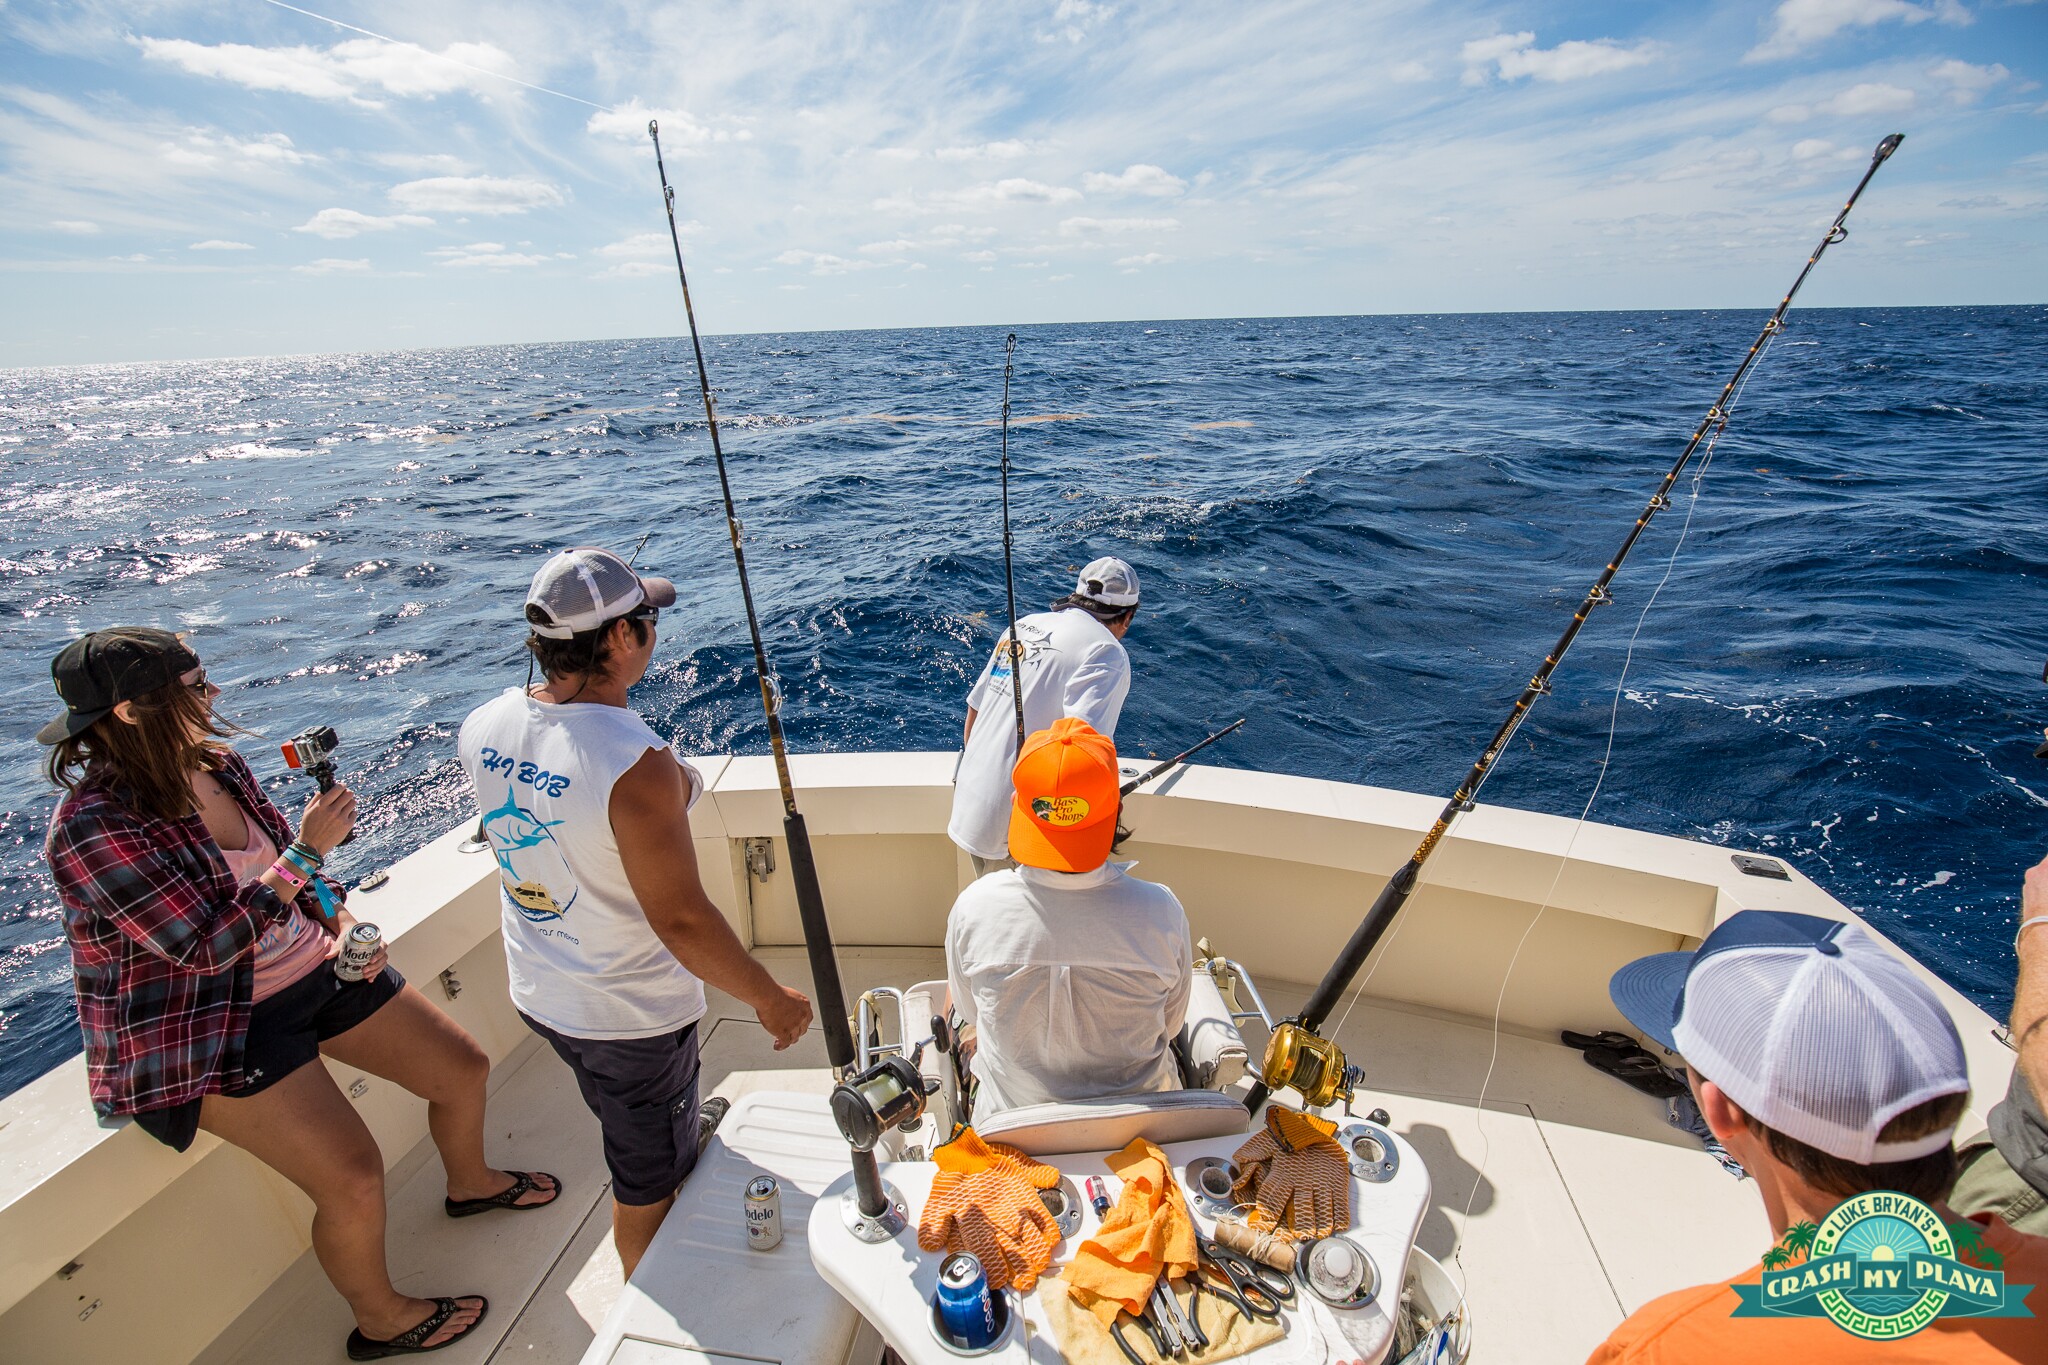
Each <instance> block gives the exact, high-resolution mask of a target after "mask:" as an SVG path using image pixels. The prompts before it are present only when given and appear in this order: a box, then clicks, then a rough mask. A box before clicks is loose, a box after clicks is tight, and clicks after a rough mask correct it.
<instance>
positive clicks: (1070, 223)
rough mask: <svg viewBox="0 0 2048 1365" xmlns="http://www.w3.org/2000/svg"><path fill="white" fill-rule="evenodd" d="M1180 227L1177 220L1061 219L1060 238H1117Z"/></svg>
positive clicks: (1168, 230) (1167, 230) (1169, 230)
mask: <svg viewBox="0 0 2048 1365" xmlns="http://www.w3.org/2000/svg"><path fill="white" fill-rule="evenodd" d="M1179 226H1180V220H1179V219H1178V218H1063V219H1061V220H1060V236H1062V237H1101V236H1117V235H1120V234H1123V233H1126V232H1171V231H1173V230H1174V229H1175V228H1177V227H1179Z"/></svg>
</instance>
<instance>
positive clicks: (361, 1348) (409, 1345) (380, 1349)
mask: <svg viewBox="0 0 2048 1365" xmlns="http://www.w3.org/2000/svg"><path fill="white" fill-rule="evenodd" d="M462 1299H475V1300H476V1301H477V1303H478V1304H480V1305H481V1307H479V1308H478V1309H477V1314H476V1321H475V1322H472V1323H471V1324H469V1326H467V1327H465V1328H463V1329H462V1330H461V1331H460V1332H457V1333H456V1334H455V1335H454V1336H452V1337H450V1338H448V1340H446V1341H444V1342H441V1343H440V1344H439V1345H435V1346H423V1345H421V1343H422V1342H426V1341H431V1340H433V1337H434V1333H436V1332H438V1331H440V1330H441V1329H442V1328H443V1327H445V1326H447V1324H448V1319H450V1318H452V1317H454V1316H455V1315H456V1314H457V1313H459V1312H461V1311H462ZM490 1311H491V1301H490V1300H489V1299H487V1298H485V1297H484V1296H483V1295H481V1294H464V1295H462V1296H461V1298H455V1299H435V1300H434V1311H433V1312H432V1313H429V1314H428V1315H427V1320H426V1321H425V1322H422V1323H420V1324H419V1325H417V1326H415V1327H408V1328H407V1329H406V1330H405V1331H403V1332H400V1333H399V1334H398V1335H397V1336H395V1337H392V1338H391V1339H390V1340H389V1341H372V1340H371V1339H370V1338H369V1337H366V1336H364V1335H363V1333H362V1329H361V1328H357V1329H356V1330H355V1331H352V1332H350V1333H349V1334H348V1358H349V1359H350V1360H383V1359H384V1358H385V1357H387V1356H416V1355H424V1354H425V1353H426V1352H428V1351H438V1350H440V1349H441V1347H443V1346H453V1345H454V1344H455V1343H456V1342H458V1341H460V1340H462V1339H463V1338H464V1337H466V1336H468V1335H469V1334H470V1333H471V1332H474V1331H475V1330H476V1329H477V1328H478V1327H480V1326H482V1325H483V1320H484V1316H485V1315H486V1314H488V1313H489V1312H490Z"/></svg>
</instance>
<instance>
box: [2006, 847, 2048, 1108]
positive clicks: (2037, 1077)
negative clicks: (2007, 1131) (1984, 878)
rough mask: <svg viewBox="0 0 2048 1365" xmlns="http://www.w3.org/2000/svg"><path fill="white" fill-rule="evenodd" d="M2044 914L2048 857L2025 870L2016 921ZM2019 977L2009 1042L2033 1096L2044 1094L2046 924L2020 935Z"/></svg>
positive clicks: (2047, 1092)
mask: <svg viewBox="0 0 2048 1365" xmlns="http://www.w3.org/2000/svg"><path fill="white" fill-rule="evenodd" d="M2036 915H2048V858H2043V859H2042V860H2041V861H2040V862H2038V863H2036V864H2034V866H2033V867H2031V868H2029V869H2027V880H2026V885H2025V887H2024V888H2023V889H2022V890H2021V892H2020V920H2021V922H2022V923H2024V922H2025V921H2027V920H2030V919H2032V918H2034V917H2035V916H2036ZM2019 952H2020V979H2019V984H2018V985H2016V986H2015V987H2014V988H2013V996H2012V1041H2013V1046H2014V1047H2016V1048H2018V1049H2019V1054H2020V1056H2019V1063H2018V1065H2019V1069H2020V1074H2021V1075H2023V1076H2025V1077H2026V1078H2027V1084H2028V1085H2030V1086H2032V1087H2033V1090H2034V1094H2036V1095H2037V1096H2048V924H2037V925H2035V926H2034V927H2033V928H2031V929H2029V930H2027V931H2026V932H2025V933H2023V934H2021V935H2020V942H2019Z"/></svg>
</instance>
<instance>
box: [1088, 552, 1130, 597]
mask: <svg viewBox="0 0 2048 1365" xmlns="http://www.w3.org/2000/svg"><path fill="white" fill-rule="evenodd" d="M1074 595H1075V596H1077V597H1085V598H1087V599H1088V600H1089V601H1091V602H1100V603H1101V604H1102V605H1103V606H1105V607H1135V606H1137V605H1138V571H1137V570H1136V569H1134V568H1132V567H1131V566H1130V565H1128V564H1126V563H1124V562H1123V561H1122V560H1121V559H1118V558H1116V557H1115V556H1114V555H1104V556H1103V557H1102V558H1100V559H1098V560H1095V561H1093V562H1092V563H1090V564H1089V565H1088V567H1087V568H1085V569H1083V570H1081V577H1080V579H1079V581H1077V582H1076V583H1075V584H1074Z"/></svg>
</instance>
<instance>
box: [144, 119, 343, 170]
mask: <svg viewBox="0 0 2048 1365" xmlns="http://www.w3.org/2000/svg"><path fill="white" fill-rule="evenodd" d="M163 156H164V159H165V160H166V161H169V162H172V163H175V164H178V165H184V166H215V165H219V164H220V163H221V162H222V161H223V160H241V161H251V162H255V163H256V164H258V165H262V166H298V165H303V164H304V163H306V162H308V161H313V160H317V158H315V157H311V156H308V155H307V154H306V153H304V152H302V151H300V150H299V149H298V148H296V147H294V146H292V140H291V139H290V138H289V137H287V136H286V135H285V134H283V133H264V134H262V135H261V136H259V137H251V138H240V137H223V136H216V135H215V134H212V133H207V132H202V131H201V130H199V129H197V128H191V129H187V130H186V133H185V140H184V141H183V142H174V143H166V144H165V145H164V149H163Z"/></svg>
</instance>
